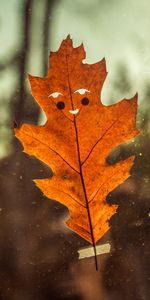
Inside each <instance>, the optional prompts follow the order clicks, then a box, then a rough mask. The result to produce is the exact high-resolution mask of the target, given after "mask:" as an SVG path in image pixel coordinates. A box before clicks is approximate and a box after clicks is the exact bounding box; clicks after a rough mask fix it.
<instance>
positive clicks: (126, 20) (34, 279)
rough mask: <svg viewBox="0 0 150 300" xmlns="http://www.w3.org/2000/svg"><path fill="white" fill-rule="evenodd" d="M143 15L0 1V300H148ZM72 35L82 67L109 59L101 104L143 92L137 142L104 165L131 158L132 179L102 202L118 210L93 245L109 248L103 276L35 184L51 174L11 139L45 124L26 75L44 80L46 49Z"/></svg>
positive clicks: (149, 53)
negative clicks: (17, 130) (25, 127)
mask: <svg viewBox="0 0 150 300" xmlns="http://www.w3.org/2000/svg"><path fill="white" fill-rule="evenodd" d="M149 11H150V2H149V0H144V1H140V0H137V1H134V0H126V1H125V0H123V1H119V0H105V1H104V0H93V1H90V0H74V1H69V0H53V1H50V0H9V1H5V0H0V41H1V43H0V45H1V46H0V179H1V180H0V196H1V197H0V299H4V300H20V299H21V300H32V299H34V298H36V299H37V300H49V299H52V300H58V299H64V300H71V299H78V300H80V299H81V300H122V299H125V300H130V299H131V300H132V299H134V300H149V299H150V285H149V279H150V274H149V249H150V242H149V227H150V226H149V220H150V207H149V206H150V205H149V203H150V202H149V200H150V154H149V153H150V35H149V28H150V18H149ZM68 33H70V34H71V37H72V38H73V40H74V45H75V46H78V45H79V44H80V43H81V42H83V43H84V45H85V49H86V52H87V62H89V63H93V62H96V61H97V60H100V59H101V58H103V57H104V56H105V57H106V61H107V70H108V72H109V74H108V77H107V80H106V83H105V84H104V89H103V93H102V98H103V103H104V104H106V105H109V104H111V103H115V102H116V101H118V100H120V99H122V98H124V97H127V98H131V97H132V96H133V95H134V94H135V93H136V92H138V94H139V107H138V118H137V127H138V128H139V129H140V130H141V135H140V136H139V137H137V138H136V139H134V140H132V141H131V142H129V143H126V144H125V145H121V146H120V147H118V148H117V149H115V150H114V151H113V152H112V153H111V154H110V156H109V157H108V159H107V161H108V163H111V164H112V163H114V162H116V161H117V160H120V159H125V158H126V157H128V156H129V155H131V154H135V164H134V167H133V168H132V171H131V177H130V178H129V179H128V180H126V182H124V183H123V184H122V185H120V186H119V187H118V188H117V189H116V190H114V191H113V192H111V193H110V194H109V195H108V197H107V201H108V202H109V203H117V204H118V205H119V208H118V210H117V213H116V214H115V215H114V216H113V217H112V218H111V220H110V225H111V227H110V230H109V232H108V233H107V234H106V235H105V236H104V237H103V238H102V239H101V240H100V241H99V244H103V243H105V242H107V241H109V242H110V243H111V253H110V254H104V255H100V256H99V257H98V263H99V272H96V271H95V268H94V259H93V258H90V259H84V260H82V261H79V260H78V255H77V250H78V249H80V248H82V247H85V246H88V243H86V242H85V241H84V240H83V239H82V238H80V237H79V236H77V235H76V234H75V233H73V232H71V231H69V230H68V229H67V228H66V227H65V226H64V222H63V220H64V218H65V217H66V216H67V214H68V212H67V209H66V208H65V207H63V206H62V205H60V204H58V203H57V202H55V201H50V200H49V199H47V198H46V197H43V195H42V193H41V192H40V190H38V189H37V188H36V187H35V185H34V183H33V182H32V179H34V178H45V177H48V176H51V175H52V173H51V170H49V169H48V168H47V166H45V165H43V164H42V162H40V161H38V160H37V159H36V158H33V157H29V156H27V155H26V154H25V153H23V152H22V146H21V144H20V143H19V142H18V141H17V140H16V139H14V136H13V132H12V127H13V124H15V126H16V125H17V126H20V125H21V124H22V123H23V122H28V123H34V124H43V123H44V122H45V115H44V114H43V113H42V112H41V111H40V109H39V107H38V106H37V104H36V103H35V101H34V99H33V98H32V96H31V91H30V87H29V84H28V79H27V73H31V74H32V75H37V76H41V77H44V76H45V74H46V71H47V68H48V56H49V52H50V49H51V50H53V51H55V50H57V49H58V47H59V44H60V42H61V40H62V39H63V38H66V36H67V35H68Z"/></svg>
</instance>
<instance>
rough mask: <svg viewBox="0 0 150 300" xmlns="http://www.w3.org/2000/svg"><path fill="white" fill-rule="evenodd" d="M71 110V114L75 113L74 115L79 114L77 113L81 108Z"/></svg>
mask: <svg viewBox="0 0 150 300" xmlns="http://www.w3.org/2000/svg"><path fill="white" fill-rule="evenodd" d="M69 112H70V113H71V114H73V115H77V113H78V112H79V109H78V108H76V109H71V110H69Z"/></svg>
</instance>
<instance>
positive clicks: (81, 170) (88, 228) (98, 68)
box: [15, 37, 138, 245]
mask: <svg viewBox="0 0 150 300" xmlns="http://www.w3.org/2000/svg"><path fill="white" fill-rule="evenodd" d="M85 56H86V55H85V51H84V47H83V45H81V46H79V47H77V48H74V47H73V45H72V40H71V39H70V37H67V39H66V40H64V41H63V42H62V44H61V46H60V48H59V50H58V51H56V52H51V54H50V66H49V69H48V74H47V76H46V78H44V79H42V78H39V77H35V76H29V80H30V83H31V89H32V95H33V97H34V98H35V100H36V101H37V102H38V104H39V105H40V107H41V108H42V110H43V111H44V112H45V114H46V117H47V121H46V123H45V125H43V126H34V125H29V124H28V125H27V124H25V125H23V126H22V127H21V128H20V129H16V130H15V132H16V136H17V138H18V139H19V140H20V141H21V142H22V144H23V146H24V151H25V152H26V153H28V154H30V155H34V156H35V157H37V158H38V159H39V160H41V161H43V162H44V163H45V164H47V165H48V166H49V167H50V168H51V169H52V171H53V177H52V178H47V179H36V180H35V183H36V185H37V186H38V187H39V188H40V189H41V190H42V192H43V193H44V195H46V196H47V197H48V198H51V199H55V200H57V201H59V202H61V203H62V204H64V205H65V206H66V207H67V208H68V210H69V219H68V220H67V222H66V224H67V226H68V227H69V228H70V229H72V230H73V231H75V232H76V233H77V234H79V235H80V236H81V237H83V238H84V239H86V240H87V241H89V242H90V243H92V244H93V245H95V243H96V242H97V241H98V240H99V239H100V238H101V237H102V236H103V235H104V233H105V232H106V231H107V230H108V229H109V224H108V220H109V219H110V217H111V216H112V215H113V214H114V213H115V212H116V209H117V205H111V206H110V205H109V204H108V203H107V202H106V196H107V195H108V193H109V192H111V191H112V190H113V189H114V188H116V187H117V186H118V185H119V184H121V183H122V182H123V181H124V180H126V179H127V178H128V177H129V175H130V169H131V167H132V165H133V161H134V156H132V157H129V158H128V159H126V160H122V161H119V162H117V163H115V164H114V165H109V164H107V162H106V158H107V156H108V155H109V153H110V152H111V151H112V149H114V148H115V147H116V146H118V145H120V144H122V143H124V142H126V141H129V140H130V139H132V138H133V137H135V136H136V135H137V134H138V130H137V129H136V111H137V96H135V97H133V98H132V99H131V100H127V99H124V100H121V101H120V102H118V103H116V104H113V105H110V106H105V105H103V104H102V102H101V99H100V94H101V90H102V86H103V83H104V80H105V78H106V75H107V72H106V66H105V59H103V60H101V61H100V62H97V63H95V64H87V63H83V62H82V61H83V59H85Z"/></svg>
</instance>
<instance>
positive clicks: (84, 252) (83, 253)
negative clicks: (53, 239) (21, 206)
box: [78, 243, 111, 259]
mask: <svg viewBox="0 0 150 300" xmlns="http://www.w3.org/2000/svg"><path fill="white" fill-rule="evenodd" d="M110 248H111V246H110V244H109V243H106V244H103V245H97V246H96V254H97V255H100V254H105V253H109V252H110ZM78 254H79V259H83V258H87V257H92V256H94V249H93V247H88V248H83V249H80V250H78Z"/></svg>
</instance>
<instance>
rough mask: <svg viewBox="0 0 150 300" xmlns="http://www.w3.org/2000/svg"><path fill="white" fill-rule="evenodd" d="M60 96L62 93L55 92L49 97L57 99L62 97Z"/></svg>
mask: <svg viewBox="0 0 150 300" xmlns="http://www.w3.org/2000/svg"><path fill="white" fill-rule="evenodd" d="M60 95H62V93H59V92H54V93H52V94H50V95H49V96H48V97H53V98H57V97H58V96H60Z"/></svg>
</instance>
